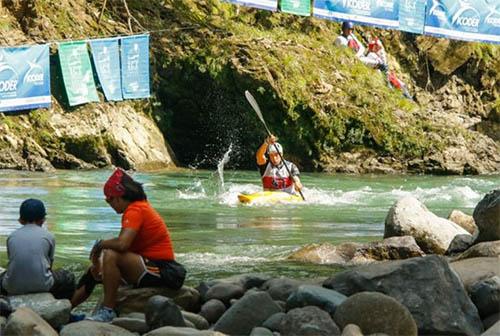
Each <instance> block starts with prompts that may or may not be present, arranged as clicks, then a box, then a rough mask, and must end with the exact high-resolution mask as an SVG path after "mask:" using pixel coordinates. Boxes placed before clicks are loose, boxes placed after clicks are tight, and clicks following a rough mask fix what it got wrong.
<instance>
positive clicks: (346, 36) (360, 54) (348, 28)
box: [335, 21, 387, 70]
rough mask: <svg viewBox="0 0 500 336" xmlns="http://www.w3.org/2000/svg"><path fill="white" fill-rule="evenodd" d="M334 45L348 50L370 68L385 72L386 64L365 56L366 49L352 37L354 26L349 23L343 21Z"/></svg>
mask: <svg viewBox="0 0 500 336" xmlns="http://www.w3.org/2000/svg"><path fill="white" fill-rule="evenodd" d="M335 45H336V46H339V47H348V48H350V49H351V50H352V51H354V53H355V54H356V57H357V58H358V59H359V60H360V61H361V62H362V63H363V64H365V65H367V66H369V67H371V68H374V69H381V70H387V64H386V63H384V62H383V61H382V60H379V59H377V58H372V57H367V56H366V55H365V53H366V48H365V46H364V45H363V43H361V41H359V40H358V38H357V37H356V36H355V35H354V24H353V23H352V22H350V21H344V22H343V23H342V33H341V34H340V35H339V36H338V37H337V38H336V39H335Z"/></svg>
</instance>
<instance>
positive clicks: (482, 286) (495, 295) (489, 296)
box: [469, 275, 500, 318]
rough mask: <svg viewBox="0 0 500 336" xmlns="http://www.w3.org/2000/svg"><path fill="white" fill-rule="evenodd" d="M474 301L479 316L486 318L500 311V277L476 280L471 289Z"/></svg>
mask: <svg viewBox="0 0 500 336" xmlns="http://www.w3.org/2000/svg"><path fill="white" fill-rule="evenodd" d="M469 293H470V297H471V299H472V302H474V304H475V305H476V307H477V310H478V311H479V316H481V317H482V318H485V317H487V316H489V315H493V314H495V313H498V312H499V311H500V277H499V276H496V275H495V276H493V277H491V278H488V279H485V280H481V281H478V282H476V283H475V284H473V285H472V286H471V287H470V290H469Z"/></svg>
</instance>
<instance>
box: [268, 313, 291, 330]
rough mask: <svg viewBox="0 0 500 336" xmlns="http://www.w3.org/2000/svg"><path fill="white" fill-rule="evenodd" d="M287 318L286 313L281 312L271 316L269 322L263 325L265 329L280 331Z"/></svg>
mask: <svg viewBox="0 0 500 336" xmlns="http://www.w3.org/2000/svg"><path fill="white" fill-rule="evenodd" d="M285 316H286V313H283V312H279V313H276V314H273V315H271V316H270V317H269V318H268V319H267V320H265V321H264V323H262V326H263V327H264V328H267V329H269V330H271V331H279V330H280V323H281V320H282V319H283V318H284V317H285Z"/></svg>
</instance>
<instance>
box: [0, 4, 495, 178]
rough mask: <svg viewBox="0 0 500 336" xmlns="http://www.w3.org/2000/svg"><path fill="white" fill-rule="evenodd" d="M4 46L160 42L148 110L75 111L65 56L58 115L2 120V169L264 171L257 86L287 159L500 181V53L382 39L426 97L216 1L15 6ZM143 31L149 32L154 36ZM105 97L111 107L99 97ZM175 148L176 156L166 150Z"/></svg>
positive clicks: (287, 20)
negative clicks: (118, 37) (135, 38)
mask: <svg viewBox="0 0 500 336" xmlns="http://www.w3.org/2000/svg"><path fill="white" fill-rule="evenodd" d="M4 3H5V4H4V7H3V8H2V9H1V10H2V16H1V17H2V19H1V20H3V21H1V22H0V39H1V40H2V44H4V45H17V44H22V43H33V42H40V41H42V40H54V39H66V38H71V39H75V40H76V39H78V38H87V37H92V36H98V35H100V34H101V35H102V34H105V35H115V34H126V33H128V28H127V27H128V20H129V19H130V22H131V25H132V27H133V29H134V30H135V31H142V30H143V28H144V30H150V31H157V30H161V31H159V32H153V33H152V34H151V51H152V52H151V74H152V80H153V85H152V90H153V97H152V98H151V99H150V100H141V101H125V102H122V103H98V104H87V105H84V106H81V107H78V108H69V107H67V105H66V101H65V99H66V98H65V94H64V90H63V88H62V87H61V83H62V79H61V78H60V73H58V72H57V71H54V69H56V68H58V63H57V57H56V56H55V55H54V56H53V62H52V63H53V64H52V65H53V66H54V67H53V71H52V72H53V78H52V83H53V95H54V98H55V99H54V100H53V101H55V104H54V107H53V109H52V110H50V111H36V112H31V113H30V114H15V115H13V116H12V115H8V116H5V117H3V118H1V120H0V128H1V129H2V131H1V134H0V167H3V168H19V169H41V170H44V169H50V168H51V167H57V168H78V167H81V168H84V167H101V166H105V165H109V164H117V165H121V166H125V167H128V168H142V167H147V166H154V167H157V166H159V165H168V164H172V161H173V159H172V157H173V153H175V155H176V157H177V159H178V162H179V163H180V164H181V165H191V166H197V167H213V166H214V165H215V164H216V163H217V161H218V159H219V158H220V157H222V154H223V152H225V151H226V150H227V149H228V147H229V146H230V145H232V146H233V153H237V155H235V156H232V158H231V161H230V164H232V165H233V166H235V167H240V168H253V167H254V161H253V160H254V159H253V158H254V151H255V149H256V148H257V147H258V146H259V144H260V143H261V141H262V138H263V137H264V135H265V132H264V131H263V127H262V125H261V124H260V122H259V121H258V119H257V118H256V116H255V114H254V113H253V111H252V110H251V108H250V106H249V105H248V103H247V102H246V101H245V98H244V96H243V92H244V91H245V90H250V91H251V92H252V93H253V94H254V96H255V97H256V99H257V101H258V102H259V104H260V106H261V109H262V110H263V112H264V118H265V119H266V121H267V123H268V126H270V128H271V130H272V131H273V132H274V133H276V134H277V135H278V136H279V137H280V141H281V142H282V143H283V144H284V146H285V152H286V155H287V156H288V157H289V158H291V159H292V160H294V161H296V162H297V163H298V164H299V165H300V166H301V167H302V168H305V169H316V170H325V171H341V172H361V173H363V172H385V173H392V172H407V171H409V172H426V173H447V174H450V173H451V174H468V173H471V174H477V173H488V172H495V171H500V154H499V153H500V151H499V145H498V142H495V140H496V141H498V134H499V133H498V125H499V115H500V113H499V109H500V98H499V92H498V87H499V85H498V83H499V82H500V71H499V69H500V63H499V62H500V52H499V47H498V46H491V45H481V44H473V43H462V42H455V41H452V42H450V41H447V40H438V39H434V38H430V37H424V36H419V37H416V36H414V35H409V34H403V33H400V32H395V31H375V30H374V29H369V28H365V29H362V30H360V31H359V32H360V33H361V35H362V36H367V34H368V33H370V32H376V33H377V34H378V35H379V36H381V38H382V39H383V41H384V43H385V45H386V48H387V50H388V52H389V53H390V54H391V58H390V63H391V67H392V68H394V69H395V70H396V72H397V73H398V75H399V76H400V77H401V78H403V79H404V81H405V82H406V83H408V84H409V86H410V91H411V92H412V94H414V96H415V101H414V102H413V101H409V100H407V99H404V98H403V97H402V96H401V94H400V93H399V92H398V91H394V90H391V89H389V88H388V87H387V85H386V83H385V80H384V79H383V78H382V75H381V74H380V73H378V72H376V71H374V70H371V69H367V68H366V67H364V66H363V65H362V64H360V63H359V62H358V61H357V60H356V59H354V58H353V57H352V55H350V53H349V51H347V50H339V49H337V48H335V47H334V46H333V44H332V41H333V39H334V38H335V36H336V35H337V32H338V30H339V25H338V24H336V23H332V22H328V21H325V20H317V19H313V18H300V17H297V16H291V15H284V14H273V13H269V12H264V11H257V10H252V9H246V8H238V7H235V6H233V5H230V4H225V3H221V2H220V1H219V0H197V1H195V0H164V1H148V2H142V1H132V0H128V8H129V10H130V13H131V15H132V17H130V16H129V15H128V14H127V11H126V10H125V8H124V6H123V3H124V2H123V1H122V0H109V1H108V6H107V8H106V9H105V11H104V12H103V16H102V18H101V20H100V21H99V25H98V24H97V22H98V17H99V13H100V10H101V6H102V1H98V0H89V1H84V0H78V1H75V0H72V1H69V0H63V1H59V2H57V3H54V4H53V3H49V2H47V1H42V0H23V1H20V0H18V1H16V0H10V1H4ZM141 26H142V27H143V28H141ZM101 100H103V99H101ZM164 139H166V140H167V141H168V143H169V144H170V145H171V147H172V150H169V146H168V145H167V144H166V142H165V140H164Z"/></svg>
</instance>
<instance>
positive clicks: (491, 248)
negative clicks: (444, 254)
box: [453, 240, 500, 261]
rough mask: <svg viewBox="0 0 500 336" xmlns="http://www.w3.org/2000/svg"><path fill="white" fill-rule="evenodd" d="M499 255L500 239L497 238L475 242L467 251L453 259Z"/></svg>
mask: <svg viewBox="0 0 500 336" xmlns="http://www.w3.org/2000/svg"><path fill="white" fill-rule="evenodd" d="M498 256H500V240H495V241H490V242H483V243H479V244H475V245H473V246H472V247H470V248H469V249H468V250H466V251H465V252H463V253H461V254H459V255H458V256H456V257H454V258H453V260H454V261H456V260H461V259H468V258H479V257H498Z"/></svg>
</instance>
